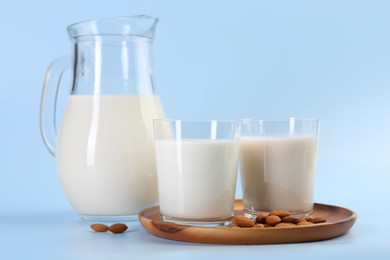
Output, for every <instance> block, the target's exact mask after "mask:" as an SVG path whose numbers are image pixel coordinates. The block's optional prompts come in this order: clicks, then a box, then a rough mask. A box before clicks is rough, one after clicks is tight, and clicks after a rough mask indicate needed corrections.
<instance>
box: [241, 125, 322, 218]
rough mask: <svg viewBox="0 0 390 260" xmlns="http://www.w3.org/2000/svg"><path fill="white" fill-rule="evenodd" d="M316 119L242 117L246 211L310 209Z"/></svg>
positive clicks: (299, 211) (297, 212)
mask: <svg viewBox="0 0 390 260" xmlns="http://www.w3.org/2000/svg"><path fill="white" fill-rule="evenodd" d="M318 130H319V120H318V119H297V118H288V119H282V120H262V119H245V120H241V140H240V169H241V183H242V192H243V204H244V212H245V213H246V215H248V216H255V215H256V214H258V213H260V212H269V211H272V210H275V209H285V210H289V211H290V212H291V213H292V214H295V215H306V214H310V213H311V212H312V210H313V204H314V199H313V195H314V178H315V174H316V156H317V143H318Z"/></svg>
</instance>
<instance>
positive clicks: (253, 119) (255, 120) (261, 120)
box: [239, 117, 320, 123]
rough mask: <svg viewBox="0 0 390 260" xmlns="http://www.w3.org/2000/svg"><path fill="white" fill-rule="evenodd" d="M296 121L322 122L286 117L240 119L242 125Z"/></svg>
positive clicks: (314, 119) (313, 119)
mask: <svg viewBox="0 0 390 260" xmlns="http://www.w3.org/2000/svg"><path fill="white" fill-rule="evenodd" d="M291 120H294V121H295V122H297V121H299V122H320V118H319V117H308V118H305V117H286V118H256V117H254V118H242V119H239V122H240V123H251V122H279V123H281V122H290V121H291Z"/></svg>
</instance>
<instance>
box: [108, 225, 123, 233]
mask: <svg viewBox="0 0 390 260" xmlns="http://www.w3.org/2000/svg"><path fill="white" fill-rule="evenodd" d="M108 230H110V231H111V232H112V233H114V234H119V233H123V232H125V231H126V230H127V226H126V224H123V223H116V224H112V225H111V226H110V227H109V228H108Z"/></svg>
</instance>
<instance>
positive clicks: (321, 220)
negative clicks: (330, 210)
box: [308, 217, 326, 224]
mask: <svg viewBox="0 0 390 260" xmlns="http://www.w3.org/2000/svg"><path fill="white" fill-rule="evenodd" d="M308 221H309V222H311V223H314V224H318V223H324V222H326V219H324V218H320V217H317V218H311V219H309V220H308Z"/></svg>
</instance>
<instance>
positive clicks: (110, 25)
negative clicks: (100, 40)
mask: <svg viewBox="0 0 390 260" xmlns="http://www.w3.org/2000/svg"><path fill="white" fill-rule="evenodd" d="M157 23H158V18H157V17H152V16H148V15H134V16H120V17H113V18H104V19H96V20H89V21H84V22H78V23H74V24H72V25H69V26H68V27H67V31H68V35H69V37H70V38H71V39H76V38H77V37H80V36H88V35H89V36H92V35H123V36H138V37H146V38H149V39H153V37H154V31H155V27H156V25H157Z"/></svg>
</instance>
